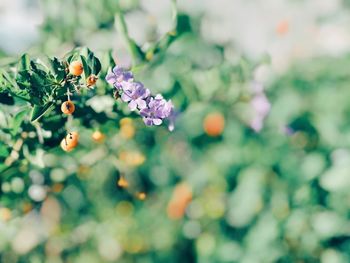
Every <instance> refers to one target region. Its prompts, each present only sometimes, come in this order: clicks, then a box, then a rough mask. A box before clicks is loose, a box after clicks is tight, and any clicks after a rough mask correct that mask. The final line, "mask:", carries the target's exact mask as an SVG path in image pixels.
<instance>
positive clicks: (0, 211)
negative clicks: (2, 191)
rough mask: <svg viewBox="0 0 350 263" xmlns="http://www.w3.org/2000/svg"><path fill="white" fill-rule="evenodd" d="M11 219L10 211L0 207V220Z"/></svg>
mask: <svg viewBox="0 0 350 263" xmlns="http://www.w3.org/2000/svg"><path fill="white" fill-rule="evenodd" d="M11 217H12V213H11V210H10V209H8V208H6V207H0V220H2V221H8V220H10V219H11Z"/></svg>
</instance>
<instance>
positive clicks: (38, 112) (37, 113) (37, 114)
mask: <svg viewBox="0 0 350 263" xmlns="http://www.w3.org/2000/svg"><path fill="white" fill-rule="evenodd" d="M51 106H53V102H49V103H47V104H46V105H44V106H38V105H35V106H34V107H33V110H32V116H31V118H30V121H31V122H35V121H37V120H39V119H40V118H41V117H42V116H43V115H45V114H46V113H47V112H49V111H50V110H51Z"/></svg>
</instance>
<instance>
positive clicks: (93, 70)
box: [87, 53, 102, 75]
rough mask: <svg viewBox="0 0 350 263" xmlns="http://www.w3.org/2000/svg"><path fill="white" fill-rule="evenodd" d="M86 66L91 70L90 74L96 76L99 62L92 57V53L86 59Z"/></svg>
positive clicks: (98, 70) (99, 68) (99, 65)
mask: <svg viewBox="0 0 350 263" xmlns="http://www.w3.org/2000/svg"><path fill="white" fill-rule="evenodd" d="M87 62H88V65H89V67H90V68H91V73H92V74H94V75H97V74H98V73H99V72H100V71H101V67H102V66H101V62H100V60H99V59H98V58H96V57H95V56H94V54H93V53H91V54H90V55H89V57H88V60H87Z"/></svg>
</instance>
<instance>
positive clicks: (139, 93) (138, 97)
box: [121, 82, 150, 111]
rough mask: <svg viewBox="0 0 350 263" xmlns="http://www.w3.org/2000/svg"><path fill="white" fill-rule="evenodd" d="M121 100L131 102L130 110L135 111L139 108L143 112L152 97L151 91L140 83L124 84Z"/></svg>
mask: <svg viewBox="0 0 350 263" xmlns="http://www.w3.org/2000/svg"><path fill="white" fill-rule="evenodd" d="M122 89H123V94H122V96H121V99H122V100H123V101H125V102H129V104H128V106H129V109H130V110H132V111H134V110H136V109H137V108H138V109H139V110H142V109H144V108H146V107H147V103H146V101H145V100H146V99H147V98H148V97H149V95H150V91H149V89H145V88H144V86H143V84H142V83H140V82H126V83H124V84H123V87H122Z"/></svg>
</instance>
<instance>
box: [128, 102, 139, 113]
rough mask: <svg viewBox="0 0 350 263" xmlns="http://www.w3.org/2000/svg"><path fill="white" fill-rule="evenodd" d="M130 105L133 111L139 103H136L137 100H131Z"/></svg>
mask: <svg viewBox="0 0 350 263" xmlns="http://www.w3.org/2000/svg"><path fill="white" fill-rule="evenodd" d="M128 106H129V109H130V110H131V111H134V110H136V108H137V103H136V101H134V100H131V101H130V103H129V104H128Z"/></svg>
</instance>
